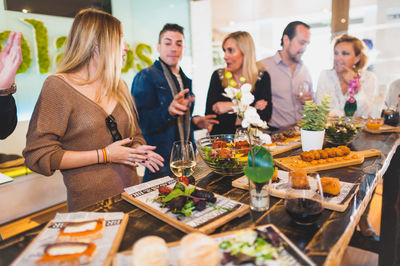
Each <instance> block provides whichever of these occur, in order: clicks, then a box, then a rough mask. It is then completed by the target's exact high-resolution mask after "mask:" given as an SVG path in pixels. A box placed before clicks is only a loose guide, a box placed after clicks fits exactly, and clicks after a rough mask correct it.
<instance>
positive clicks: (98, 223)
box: [57, 218, 104, 243]
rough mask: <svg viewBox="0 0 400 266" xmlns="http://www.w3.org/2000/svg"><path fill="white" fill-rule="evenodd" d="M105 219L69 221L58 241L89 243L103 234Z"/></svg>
mask: <svg viewBox="0 0 400 266" xmlns="http://www.w3.org/2000/svg"><path fill="white" fill-rule="evenodd" d="M103 229H104V219H103V218H100V219H97V220H88V221H79V222H67V223H65V224H64V226H63V228H61V231H60V234H59V235H58V237H57V242H86V243H89V242H91V241H93V240H95V239H98V238H100V237H102V236H103Z"/></svg>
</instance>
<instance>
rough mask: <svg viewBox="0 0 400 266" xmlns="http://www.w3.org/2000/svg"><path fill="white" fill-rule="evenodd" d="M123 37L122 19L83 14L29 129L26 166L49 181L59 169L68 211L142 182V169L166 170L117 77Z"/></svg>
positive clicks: (87, 11)
mask: <svg viewBox="0 0 400 266" xmlns="http://www.w3.org/2000/svg"><path fill="white" fill-rule="evenodd" d="M122 39H123V36H122V27H121V22H120V21H119V20H118V19H116V18H114V17H113V16H111V15H110V14H108V13H105V12H102V11H97V10H93V9H85V10H82V11H80V12H79V13H78V14H77V15H76V17H75V20H74V22H73V25H72V28H71V31H70V33H69V36H68V39H67V43H66V48H65V52H64V55H63V57H62V59H61V60H60V62H59V65H58V67H59V69H58V72H57V74H55V75H52V76H50V77H48V78H47V79H46V81H45V83H44V85H43V88H42V91H41V94H40V96H39V99H38V101H37V103H36V106H35V110H34V112H33V115H32V118H31V121H30V124H29V129H28V133H27V143H26V148H25V149H24V151H23V155H24V157H25V160H26V164H27V166H28V167H29V168H31V169H32V170H33V171H35V172H38V173H41V174H44V175H51V174H53V173H54V171H55V170H58V169H60V170H61V172H62V174H63V177H64V183H65V186H66V187H67V199H68V209H69V211H75V210H78V209H80V208H82V207H84V206H87V205H89V204H93V203H95V202H96V201H99V200H102V199H105V198H107V197H110V196H113V195H116V194H119V193H121V192H122V191H123V189H124V187H128V186H132V185H135V184H138V183H139V179H138V176H137V174H136V166H137V165H138V164H142V165H144V166H145V167H147V168H148V169H149V170H150V171H157V170H158V169H159V166H162V165H163V163H162V161H163V159H162V157H161V156H160V155H158V154H156V153H155V152H153V150H154V149H155V147H154V146H148V145H145V141H144V139H143V137H142V135H141V131H140V129H139V126H138V124H137V121H136V118H135V109H134V103H133V100H132V97H131V94H130V92H129V90H128V88H127V86H126V84H125V83H124V82H123V80H122V79H121V77H120V73H121V67H122V62H123V57H124V56H126V50H125V47H124V44H123V41H122Z"/></svg>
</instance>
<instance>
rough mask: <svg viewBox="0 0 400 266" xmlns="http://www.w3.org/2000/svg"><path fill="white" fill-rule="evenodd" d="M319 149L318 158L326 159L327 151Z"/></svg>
mask: <svg viewBox="0 0 400 266" xmlns="http://www.w3.org/2000/svg"><path fill="white" fill-rule="evenodd" d="M318 151H319V155H320V156H319V158H320V159H328V157H329V156H328V153H327V152H326V151H324V150H318Z"/></svg>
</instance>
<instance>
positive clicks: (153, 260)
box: [132, 236, 169, 266]
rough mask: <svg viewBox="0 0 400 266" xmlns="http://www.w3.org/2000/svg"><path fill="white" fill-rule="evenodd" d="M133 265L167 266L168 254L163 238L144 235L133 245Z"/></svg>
mask: <svg viewBox="0 0 400 266" xmlns="http://www.w3.org/2000/svg"><path fill="white" fill-rule="evenodd" d="M132 262H133V266H168V265H169V254H168V248H167V244H166V243H165V241H164V239H162V238H161V237H158V236H146V237H143V238H141V239H139V240H138V241H136V243H135V245H133V256H132Z"/></svg>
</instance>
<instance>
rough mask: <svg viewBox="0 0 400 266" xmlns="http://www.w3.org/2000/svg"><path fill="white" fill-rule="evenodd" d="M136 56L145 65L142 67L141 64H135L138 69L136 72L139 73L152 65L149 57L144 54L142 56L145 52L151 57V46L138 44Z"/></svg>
mask: <svg viewBox="0 0 400 266" xmlns="http://www.w3.org/2000/svg"><path fill="white" fill-rule="evenodd" d="M135 50H136V56H137V57H138V58H139V59H140V60H141V61H142V62H143V63H145V64H146V65H145V66H142V65H141V64H136V68H137V69H138V71H141V70H143V69H145V68H146V67H149V66H151V65H152V64H153V61H152V60H151V59H150V57H148V56H147V55H146V54H144V51H145V50H147V52H148V53H149V56H150V55H151V52H152V50H151V46H150V45H148V44H145V43H139V44H138V45H137V46H136V49H135Z"/></svg>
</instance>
